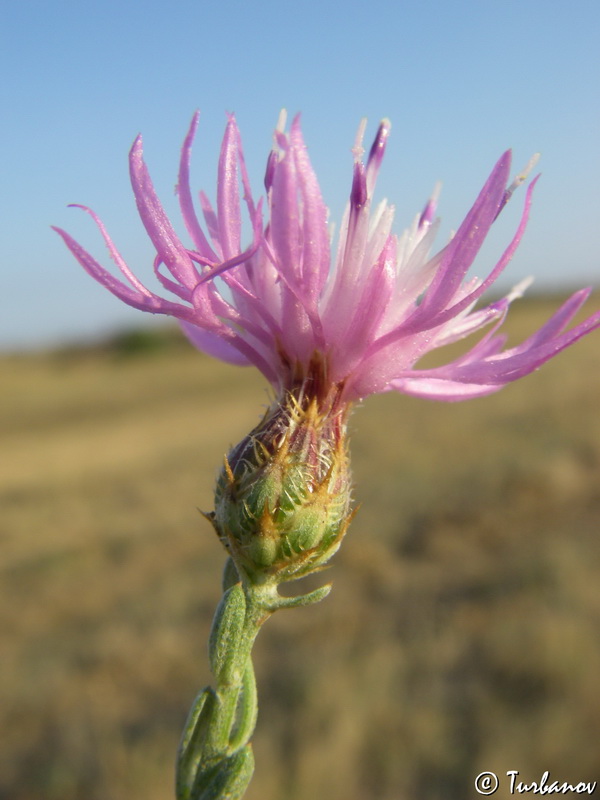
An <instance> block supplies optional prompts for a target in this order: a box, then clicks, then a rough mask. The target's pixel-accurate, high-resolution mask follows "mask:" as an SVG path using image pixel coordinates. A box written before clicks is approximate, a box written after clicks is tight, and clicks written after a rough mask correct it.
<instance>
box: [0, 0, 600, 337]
mask: <svg viewBox="0 0 600 800" xmlns="http://www.w3.org/2000/svg"><path fill="white" fill-rule="evenodd" d="M0 31H1V32H0V69H1V74H2V81H1V85H0V93H1V96H2V110H3V114H2V123H1V125H0V144H1V152H2V159H1V162H0V163H1V164H2V174H1V180H0V213H1V217H0V220H1V221H0V236H1V237H2V243H1V244H2V262H3V263H2V294H3V313H2V316H1V317H0V348H2V349H11V348H15V347H19V348H21V347H26V346H39V345H52V344H55V343H57V342H61V341H76V340H83V339H87V338H89V337H92V336H96V335H101V334H104V333H107V332H109V331H111V330H114V329H115V328H119V327H121V328H122V327H131V326H135V325H137V324H140V323H142V322H143V321H144V320H143V319H142V316H143V315H142V314H141V313H140V312H136V311H134V310H133V309H129V308H127V307H125V306H122V305H121V304H120V302H119V301H118V300H116V299H115V298H113V297H112V296H111V295H110V294H108V292H106V290H104V289H102V288H101V287H99V286H98V285H97V284H95V283H94V282H93V281H92V279H91V278H89V277H88V276H87V275H85V274H84V273H83V271H82V270H81V268H80V267H79V266H78V265H77V263H76V262H75V261H74V260H73V258H72V256H71V255H70V254H69V253H68V252H67V250H66V249H65V247H64V245H63V244H62V242H61V241H60V240H59V238H58V237H57V236H56V234H54V233H53V232H52V231H51V230H50V227H49V226H50V225H51V224H56V225H59V226H61V227H64V228H66V229H67V230H69V231H70V232H71V233H72V234H73V235H74V236H75V237H76V238H78V239H79V240H80V241H81V242H82V243H83V244H85V245H86V246H87V247H88V248H89V249H92V251H93V252H94V253H95V254H96V255H97V257H99V258H101V259H102V260H103V262H104V263H106V264H108V259H107V258H106V254H105V251H104V247H103V245H102V242H101V241H100V239H99V237H98V235H97V233H96V232H95V230H94V229H93V225H92V224H91V221H90V220H89V218H87V217H86V216H85V215H83V214H82V213H80V212H79V213H78V212H77V211H76V210H73V209H68V208H66V205H67V203H73V202H80V203H84V204H87V205H90V206H91V207H92V208H94V210H95V211H96V212H97V213H98V214H99V215H100V216H101V217H102V219H103V220H104V222H105V224H106V225H107V227H108V229H109V231H110V232H111V234H112V236H113V238H114V240H115V241H116V243H117V244H118V246H119V247H120V249H121V251H122V252H123V254H124V255H125V256H126V258H127V260H128V261H129V263H130V265H131V266H132V268H133V269H134V271H136V272H137V273H138V274H139V275H140V276H142V277H143V276H146V275H148V274H149V272H150V271H151V263H152V249H151V247H150V246H149V244H148V242H147V240H146V238H145V235H144V232H143V229H142V227H141V224H140V222H139V220H138V217H137V213H136V210H135V204H134V201H133V197H132V194H131V189H130V187H129V184H128V176H127V152H128V149H129V147H130V145H131V142H132V141H133V139H134V137H135V136H136V134H137V133H138V132H142V133H143V135H144V142H145V154H146V159H147V162H148V164H149V168H150V171H151V174H152V177H153V179H154V182H155V186H156V188H157V190H158V192H159V195H160V196H161V198H162V199H163V200H164V202H165V205H166V206H167V208H168V210H169V211H171V210H173V216H174V217H175V218H177V212H176V210H175V202H174V197H173V187H174V184H175V178H176V170H177V160H178V155H179V148H180V145H181V141H182V139H183V136H184V135H185V132H186V130H187V126H188V124H189V121H190V118H191V116H192V113H193V112H194V110H195V109H196V108H199V109H200V110H201V113H202V117H201V123H200V130H199V135H198V136H197V139H196V146H195V151H194V161H193V180H194V185H195V186H197V187H198V188H204V189H205V190H207V191H208V193H209V194H211V195H212V194H213V192H214V180H215V172H216V162H217V157H218V147H219V140H220V136H221V135H222V131H223V127H224V123H225V112H226V111H235V113H236V115H237V118H238V122H239V125H240V127H241V130H242V136H243V139H244V146H245V152H246V160H247V162H248V165H249V169H250V173H251V178H252V181H253V184H254V186H255V187H256V193H259V192H260V190H261V187H262V176H263V170H264V164H265V160H266V156H267V154H268V150H269V147H270V142H271V133H272V129H273V126H274V125H275V122H276V119H277V115H278V112H279V110H280V108H282V107H285V108H287V109H288V110H289V112H290V113H294V112H296V111H301V112H302V119H303V128H304V134H305V138H306V140H307V143H308V145H309V150H310V154H311V157H312V159H313V162H314V165H315V168H316V170H317V173H318V175H319V178H320V181H321V187H322V190H323V194H324V196H325V200H326V202H327V204H328V206H329V207H330V209H331V216H332V219H334V220H335V219H339V218H340V216H341V213H342V209H343V206H344V203H345V198H346V196H347V193H348V190H349V185H350V176H351V155H350V147H351V146H352V143H353V140H354V135H355V131H356V127H357V125H358V122H359V120H360V118H361V117H363V116H367V117H368V118H369V123H370V124H369V128H368V131H369V134H371V135H372V133H373V132H374V130H375V128H376V125H377V122H378V120H379V119H380V118H381V117H384V116H385V117H389V118H390V119H391V120H392V124H393V129H392V137H391V140H390V143H389V146H388V150H387V154H386V160H385V162H384V166H383V170H382V173H381V179H380V195H381V196H385V197H388V198H389V200H390V201H391V202H393V203H394V204H395V205H396V209H397V216H396V229H397V231H398V232H400V231H401V229H402V228H403V227H405V225H406V224H408V223H409V222H410V220H411V219H412V216H413V215H414V214H415V212H417V211H418V210H419V209H420V207H421V206H422V204H423V203H424V201H425V200H426V199H427V196H428V194H429V192H430V190H431V189H432V187H433V185H434V184H435V182H436V181H437V180H441V181H442V182H443V190H442V196H441V201H440V207H439V212H440V215H441V216H442V218H443V222H444V226H443V229H442V234H443V235H442V238H441V239H440V241H439V244H440V246H441V244H442V243H443V241H444V238H445V236H446V235H447V234H448V232H449V231H450V230H451V229H452V228H455V227H457V226H458V224H459V223H460V221H461V219H462V217H463V216H464V214H465V213H466V211H467V210H468V208H469V205H470V203H471V202H472V201H473V199H474V198H475V196H476V194H477V191H478V190H479V188H480V187H481V185H482V184H483V182H484V180H485V178H486V177H487V174H488V172H489V171H490V170H491V168H492V166H493V164H494V162H495V161H496V159H497V157H498V156H499V155H500V153H501V152H502V151H503V150H504V149H505V148H506V147H512V148H513V151H514V158H515V164H514V166H515V170H516V169H518V168H520V167H522V166H523V165H524V164H525V163H526V162H527V161H528V159H529V157H530V155H531V154H532V153H534V152H536V151H541V153H542V160H541V162H540V165H539V169H540V170H541V172H542V180H541V181H540V183H539V186H538V188H537V190H536V195H535V201H534V211H533V215H532V220H531V223H530V226H529V230H528V232H527V234H526V238H525V240H524V242H523V244H522V245H521V248H520V250H519V253H518V255H517V257H516V258H515V259H514V261H513V262H512V264H511V265H510V267H509V269H508V271H507V275H506V281H505V285H506V284H507V283H513V282H516V281H517V280H519V279H520V278H521V277H524V276H525V275H529V274H534V275H536V286H539V287H547V286H550V287H571V286H580V285H590V284H595V285H598V284H600V223H599V220H598V216H599V212H600V202H599V199H598V179H599V159H598V143H599V135H598V134H599V132H600V131H599V129H600V124H599V123H600V102H599V101H600V96H599V95H600V88H599V87H600V81H599V74H600V70H599V66H600V64H599V57H598V40H599V34H600V4H599V3H598V2H597V0H573V2H571V3H566V2H564V0H562V1H560V2H559V1H558V0H518V1H517V0H508V1H506V0H503V1H502V2H491V1H490V0H480V2H466V1H465V2H460V1H458V2H442V0H425V1H424V2H414V0H413V1H412V2H404V0H380V2H378V3H376V4H367V3H365V2H360V3H359V2H355V0H350V2H345V3H341V2H339V0H337V1H336V2H334V0H304V2H296V3H286V2H285V0H278V2H275V0H266V1H265V2H261V0H254V2H242V0H220V2H219V3H218V4H217V2H216V0H211V2H207V1H206V0H172V2H169V3H166V2H164V0H162V1H161V2H156V1H155V0H144V2H141V1H138V0H120V2H117V1H116V0H102V2H93V0H90V2H86V3H82V2H80V0H70V1H66V0H62V1H61V0H55V2H47V0H46V1H45V2H40V0H22V2H19V3H16V2H12V3H5V4H3V7H2V10H1V11H0ZM522 198H523V194H521V197H517V198H516V199H515V200H514V201H513V203H512V208H509V209H508V210H507V213H506V214H503V218H501V220H500V221H499V223H498V225H497V230H495V231H494V235H493V236H492V238H491V241H490V243H489V246H486V249H485V250H484V252H483V253H482V254H481V257H480V259H479V261H478V263H477V265H476V267H477V268H476V273H477V274H481V273H484V272H486V271H488V270H489V269H490V268H491V266H492V261H493V259H494V256H496V257H497V256H498V255H499V252H500V249H501V247H502V245H503V244H504V243H505V242H506V241H507V239H508V237H509V235H510V232H511V231H512V230H513V229H514V227H515V225H516V221H517V218H518V215H519V211H520V204H521V201H522ZM176 227H177V228H178V230H181V226H180V224H179V221H177V225H176Z"/></svg>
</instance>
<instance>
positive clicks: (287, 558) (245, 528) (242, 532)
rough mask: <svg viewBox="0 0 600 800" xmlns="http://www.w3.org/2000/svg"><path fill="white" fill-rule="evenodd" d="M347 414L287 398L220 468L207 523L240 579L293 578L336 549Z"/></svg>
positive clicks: (346, 479)
mask: <svg viewBox="0 0 600 800" xmlns="http://www.w3.org/2000/svg"><path fill="white" fill-rule="evenodd" d="M347 414H348V407H347V406H345V407H344V408H341V409H339V410H331V409H330V410H328V411H323V410H321V409H319V407H318V404H317V401H316V400H315V399H312V400H306V401H305V402H304V403H303V402H302V401H301V400H299V399H297V398H296V397H295V396H294V395H293V394H288V395H287V396H286V397H285V399H284V400H283V402H280V403H277V404H274V405H273V406H272V407H271V408H270V409H269V410H268V411H267V413H266V414H265V417H264V418H263V420H262V421H261V422H260V424H259V425H258V426H257V427H256V428H255V429H254V430H253V431H252V432H251V433H250V434H249V435H248V436H247V437H246V438H245V439H244V440H243V441H242V442H240V444H238V445H237V446H236V447H234V448H233V450H232V451H231V453H230V454H229V456H228V457H227V459H226V460H225V465H224V468H223V470H222V471H221V474H220V476H219V479H218V481H217V489H216V493H215V511H214V514H212V515H211V516H210V518H211V521H212V523H213V525H214V527H215V529H216V531H217V533H218V534H219V536H220V538H221V540H222V541H223V542H224V544H225V545H226V547H227V548H228V549H229V551H230V553H231V556H232V558H233V559H234V561H235V563H236V566H237V567H238V571H239V573H240V576H242V577H243V576H246V577H247V579H248V580H250V581H251V582H252V583H262V582H265V581H269V580H271V579H274V580H276V581H277V582H278V583H279V582H281V581H285V580H291V579H293V578H298V577H301V576H303V575H306V574H308V573H309V572H313V571H314V570H315V569H318V568H319V567H320V566H322V565H323V564H324V563H325V562H326V561H327V560H328V559H329V558H330V557H331V556H332V555H333V553H334V552H335V551H336V550H337V548H338V547H339V544H340V541H341V539H342V537H343V535H344V533H345V530H346V527H347V525H348V522H349V517H350V470H349V460H348V448H347V444H346V436H345V434H346V418H347Z"/></svg>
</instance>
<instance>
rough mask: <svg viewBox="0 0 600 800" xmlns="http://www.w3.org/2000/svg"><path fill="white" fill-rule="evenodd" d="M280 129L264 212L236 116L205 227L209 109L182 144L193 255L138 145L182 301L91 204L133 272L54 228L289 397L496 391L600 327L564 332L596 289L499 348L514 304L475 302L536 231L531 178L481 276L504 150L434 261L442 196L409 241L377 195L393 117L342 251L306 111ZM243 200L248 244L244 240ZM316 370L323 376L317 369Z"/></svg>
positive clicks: (198, 341)
mask: <svg viewBox="0 0 600 800" xmlns="http://www.w3.org/2000/svg"><path fill="white" fill-rule="evenodd" d="M284 122H285V120H284V118H282V119H281V121H280V124H279V125H278V127H277V130H276V131H275V136H274V146H273V148H272V150H271V153H270V155H269V157H268V160H267V168H266V174H265V187H266V209H265V211H266V212H267V218H266V221H265V220H263V202H262V201H258V202H256V201H255V200H254V198H253V195H252V192H251V189H250V185H249V180H248V174H247V171H246V167H245V164H244V157H243V152H242V144H241V140H240V135H239V131H238V128H237V125H236V122H235V119H234V118H233V117H230V118H229V121H228V123H227V127H226V130H225V136H224V138H223V143H222V146H221V153H220V157H219V168H218V183H217V195H216V206H215V207H213V205H211V203H210V201H209V199H208V197H207V196H206V195H205V194H204V193H201V194H200V203H199V205H200V208H201V211H202V216H203V220H204V224H202V223H201V221H200V219H199V217H198V215H197V213H196V206H195V203H194V200H193V197H192V192H191V188H190V181H189V165H190V154H191V147H192V141H193V138H194V135H195V131H196V127H197V123H198V115H195V116H194V118H193V120H192V124H191V127H190V129H189V132H188V134H187V136H186V138H185V141H184V145H183V149H182V154H181V163H180V170H179V182H178V189H177V191H178V196H179V203H180V207H181V213H182V216H183V220H184V223H185V227H186V229H187V232H188V235H189V237H190V239H191V242H192V245H191V246H186V245H184V244H183V243H182V242H181V240H180V238H179V237H178V236H177V234H176V233H175V230H174V228H173V227H172V225H171V223H170V221H169V219H168V218H167V216H166V214H165V212H164V210H163V208H162V206H161V204H160V201H159V200H158V197H157V195H156V193H155V191H154V188H153V186H152V182H151V180H150V177H149V174H148V171H147V169H146V166H145V163H144V160H143V156H142V142H141V138H139V137H138V139H136V141H135V143H134V145H133V148H132V150H131V153H130V172H131V182H132V186H133V191H134V194H135V198H136V202H137V206H138V211H139V214H140V216H141V219H142V222H143V224H144V226H145V228H146V231H147V232H148V235H149V237H150V239H151V240H152V243H153V245H154V247H155V248H156V253H157V255H156V258H155V261H154V271H155V273H156V276H157V278H158V280H159V281H160V283H161V284H162V286H163V288H164V289H165V290H167V291H168V292H169V293H170V294H171V295H172V296H173V298H174V299H170V300H167V299H165V298H163V297H161V296H159V295H157V294H156V293H155V292H153V291H151V290H150V289H148V288H147V287H146V286H145V284H144V283H142V282H141V281H140V280H139V279H138V278H137V277H136V276H135V275H134V274H133V272H132V271H131V270H130V269H129V267H128V266H127V264H126V263H125V261H124V260H123V258H122V257H121V256H120V254H119V252H118V250H117V248H116V247H115V245H114V244H113V242H112V240H111V239H110V237H109V235H108V233H107V231H106V230H105V228H104V226H103V225H102V223H101V221H100V220H99V219H98V218H97V217H96V215H95V214H94V213H93V212H92V211H90V210H89V209H85V210H86V211H88V213H89V214H91V216H92V217H93V219H94V220H95V222H96V224H97V226H98V228H99V230H100V233H101V235H102V236H103V238H104V241H105V243H106V245H107V247H108V250H109V253H110V255H111V257H112V259H113V261H114V262H115V264H116V266H117V267H118V268H119V270H120V271H121V273H122V275H123V278H124V280H123V279H118V278H116V277H115V276H114V275H113V274H112V273H111V272H109V271H108V270H106V269H105V268H104V267H103V266H101V265H100V264H99V263H98V262H97V261H96V260H95V259H94V258H93V257H92V256H91V255H90V254H89V253H88V252H87V251H86V250H84V248H83V247H81V245H79V244H78V243H77V242H76V241H75V240H74V239H73V238H72V237H71V236H69V234H67V233H66V232H64V231H61V230H58V229H57V230H58V232H59V233H60V235H61V236H62V237H63V239H64V241H65V242H66V244H67V246H68V247H69V249H70V250H71V252H72V253H73V255H74V256H75V257H76V258H77V260H78V261H79V262H80V264H81V265H82V266H83V267H84V269H86V270H87V271H88V272H89V273H90V274H91V275H92V276H93V277H94V278H96V280H98V281H99V282H100V283H102V284H103V285H104V286H106V288H108V289H109V290H110V291H111V292H113V294H115V295H116V296H117V297H119V298H120V299H121V300H123V301H124V302H126V303H128V304H129V305H132V306H134V307H136V308H139V309H141V310H143V311H150V312H152V313H155V314H167V315H170V316H173V317H175V318H177V319H178V320H179V322H180V323H181V325H182V327H183V329H184V331H185V332H186V334H187V335H188V337H189V338H190V339H191V341H192V342H193V343H194V344H195V345H196V346H197V347H198V348H199V349H200V350H203V351H204V352H206V353H209V354H210V355H213V356H216V357H217V358H220V359H222V360H224V361H228V362H231V363H234V364H240V365H243V364H245V365H247V364H253V365H254V366H256V367H258V369H260V370H261V371H262V372H263V373H264V375H265V376H266V377H267V379H268V380H269V381H270V382H271V383H272V384H273V386H274V387H275V388H276V390H277V392H278V394H279V395H280V396H284V395H285V393H286V392H290V391H294V390H295V388H296V387H298V386H299V385H304V386H305V387H309V391H311V392H312V393H313V394H314V395H315V396H318V398H319V402H321V401H322V399H323V398H324V397H328V396H329V395H330V394H331V393H332V392H334V393H335V394H336V395H337V396H338V398H340V399H341V401H343V402H348V403H349V402H352V401H354V400H356V399H358V398H363V397H365V396H367V395H369V394H373V393H377V392H385V391H389V390H397V391H400V392H405V393H407V394H413V395H419V396H422V397H428V398H434V399H438V400H464V399H467V398H470V397H477V396H481V395H486V394H490V393H491V392H495V391H497V390H498V389H500V388H501V387H502V386H504V385H505V384H506V383H508V382H510V381H513V380H516V379H517V378H520V377H522V376H524V375H527V374H528V373H530V372H532V371H533V370H535V369H536V368H537V367H539V366H540V365H541V364H543V363H544V362H545V361H547V360H548V359H549V358H551V357H552V356H553V355H555V354H556V353H558V352H559V351H561V350H562V349H564V348H565V347H567V346H568V345H570V344H572V343H573V342H575V341H576V340H577V339H579V338H580V337H581V336H583V335H584V334H586V333H588V332H589V331H591V330H592V329H594V328H597V327H598V326H600V312H597V313H595V314H594V315H592V316H591V317H589V318H588V319H587V320H586V321H584V322H582V323H580V324H579V325H576V326H575V327H573V328H572V329H571V330H566V328H567V326H568V324H569V322H570V321H571V320H572V318H573V317H574V315H575V314H576V313H577V312H578V310H579V309H580V308H581V306H582V305H583V303H584V302H585V300H586V298H587V296H588V294H589V291H590V290H581V291H578V292H576V293H575V294H574V295H572V297H570V298H569V300H567V301H566V303H565V304H564V305H563V306H562V307H561V308H560V309H559V310H558V311H557V312H556V313H555V314H554V316H552V317H551V318H550V319H549V320H548V322H547V323H546V324H545V325H544V326H543V327H542V328H541V329H540V330H539V331H537V332H536V333H534V334H533V335H532V336H530V337H529V338H528V339H526V340H525V341H524V342H522V343H521V344H520V345H517V346H515V347H511V348H509V349H503V347H504V345H505V337H504V336H503V335H502V334H500V333H499V328H500V326H501V325H502V322H503V320H504V317H505V315H506V312H507V310H508V306H509V304H510V302H511V301H512V300H513V299H514V298H515V297H518V296H519V295H520V294H521V292H522V290H523V288H524V285H519V286H517V287H516V288H515V289H514V290H513V291H512V292H510V293H509V294H508V295H507V296H506V297H505V298H503V299H501V300H497V301H495V302H492V303H490V304H488V305H484V306H482V307H477V308H476V307H475V306H476V303H477V302H478V301H479V299H480V298H481V296H482V295H483V293H484V292H485V290H486V289H488V288H489V287H490V286H491V285H492V284H493V283H494V281H495V280H496V279H497V278H498V276H499V275H500V273H501V272H502V270H503V269H504V268H505V267H506V265H507V263H508V262H509V261H510V259H511V257H512V255H513V253H514V252H515V250H516V248H517V246H518V244H519V241H520V239H521V237H522V235H523V232H524V230H525V226H526V223H527V219H528V216H529V210H530V206H531V199H532V192H533V187H534V185H535V180H534V181H532V182H531V183H530V185H529V187H528V188H527V190H526V192H525V198H524V200H525V202H524V208H523V213H522V217H521V220H520V223H519V225H518V227H517V230H516V231H515V233H514V236H513V238H512V240H511V241H510V242H509V244H508V246H507V247H506V249H505V251H504V253H503V254H502V256H501V258H500V260H499V261H498V263H497V264H496V265H495V266H494V267H493V268H492V269H491V271H490V272H489V273H488V275H487V277H486V278H484V279H477V278H469V277H468V276H467V273H468V272H469V270H470V268H471V266H472V264H473V262H474V260H475V257H476V256H477V253H478V251H479V249H480V248H481V245H482V244H483V241H484V239H485V238H486V236H487V233H488V231H489V230H490V227H491V226H492V224H493V222H494V220H495V219H496V217H497V216H498V214H499V213H500V211H501V210H502V208H503V207H504V205H505V204H506V202H507V201H508V200H509V199H510V197H511V196H512V194H513V192H514V191H515V189H516V188H517V187H518V186H519V185H520V184H521V183H523V181H524V180H525V175H524V174H523V173H521V174H519V175H518V176H517V177H516V178H515V179H514V180H513V181H512V183H510V182H509V181H510V153H509V152H506V153H504V154H503V155H502V156H501V158H500V159H499V161H498V162H497V163H496V165H495V166H494V168H493V170H492V172H491V174H490V176H489V178H488V179H487V181H486V183H485V185H484V186H483V188H482V190H481V192H480V193H479V195H478V197H477V198H476V200H475V202H474V204H473V206H472V208H471V209H470V211H469V213H468V214H467V216H466V217H465V219H464V221H463V222H462V224H461V225H460V226H459V228H458V230H457V231H456V234H455V235H454V236H453V238H452V239H451V240H450V242H449V243H448V244H446V245H445V247H443V248H442V249H441V250H440V251H439V252H437V253H433V254H432V248H433V243H434V238H435V234H436V231H437V228H438V221H437V220H436V218H435V212H436V203H437V195H436V193H434V195H433V196H432V197H431V198H430V200H429V201H428V202H427V203H426V205H425V208H424V210H423V211H422V213H420V214H418V215H417V216H416V217H415V219H414V221H413V223H412V225H411V226H410V227H409V228H408V229H407V230H406V231H405V232H404V233H403V234H402V235H401V236H397V235H396V234H395V233H394V232H393V230H392V222H393V216H394V210H393V207H391V206H389V205H388V204H387V203H386V202H385V201H384V202H382V203H380V204H379V205H378V206H377V207H376V208H373V207H372V198H373V192H374V188H375V183H376V180H377V174H378V172H379V169H380V167H381V164H382V161H383V157H384V153H385V149H386V146H387V140H388V136H389V133H390V124H389V122H387V121H385V120H384V121H383V122H382V123H381V124H380V126H379V128H378V130H377V133H376V135H375V139H374V141H373V144H372V146H371V148H370V150H369V152H368V155H367V157H366V159H365V158H364V150H363V133H364V125H361V127H360V129H359V134H358V136H357V139H356V141H355V145H354V148H353V155H354V166H353V173H352V182H351V189H350V198H349V202H348V206H347V208H346V211H345V214H344V217H343V219H342V223H341V226H340V232H339V236H338V239H337V244H335V245H334V246H333V247H332V246H331V242H330V236H329V230H328V223H327V209H326V206H325V203H324V201H323V198H322V196H321V191H320V188H319V184H318V182H317V178H316V176H315V173H314V171H313V169H312V166H311V163H310V160H309V158H308V153H307V149H306V146H305V144H304V140H303V137H302V131H301V128H300V120H299V118H298V117H296V118H295V119H294V120H293V122H292V124H291V126H290V128H289V131H288V132H285V129H284ZM242 205H245V207H246V212H247V215H248V218H249V220H250V227H251V231H252V235H251V237H250V239H251V241H250V243H249V244H248V245H247V246H244V245H243V244H242ZM479 331H484V333H483V335H482V336H481V338H479V340H478V341H477V342H476V343H475V344H474V345H473V346H472V347H471V348H470V349H468V350H467V351H466V352H465V353H464V354H463V355H461V356H460V357H458V358H456V359H454V360H452V361H450V362H449V363H448V364H446V365H445V366H440V367H433V368H420V367H419V361H420V359H421V358H422V357H423V356H424V355H425V354H426V353H428V352H429V351H431V350H434V349H436V348H439V347H442V346H444V345H446V344H450V343H452V342H456V341H458V340H461V339H463V338H465V337H467V336H469V335H470V334H474V333H477V332H479ZM315 365H318V369H315Z"/></svg>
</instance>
